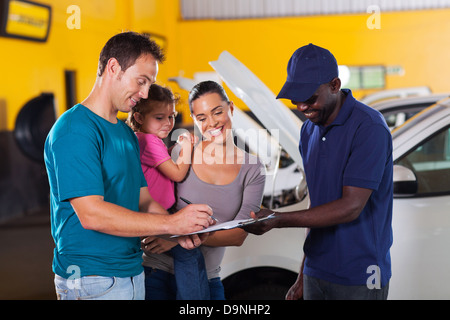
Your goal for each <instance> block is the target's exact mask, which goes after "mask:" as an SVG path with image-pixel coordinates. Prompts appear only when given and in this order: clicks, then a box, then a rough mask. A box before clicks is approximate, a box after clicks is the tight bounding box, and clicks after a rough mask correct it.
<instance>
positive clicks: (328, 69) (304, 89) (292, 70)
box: [277, 43, 339, 102]
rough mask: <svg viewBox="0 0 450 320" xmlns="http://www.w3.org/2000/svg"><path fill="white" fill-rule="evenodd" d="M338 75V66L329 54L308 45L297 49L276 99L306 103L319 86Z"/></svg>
mask: <svg viewBox="0 0 450 320" xmlns="http://www.w3.org/2000/svg"><path fill="white" fill-rule="evenodd" d="M338 75H339V71H338V64H337V61H336V59H335V58H334V56H333V55H332V54H331V52H330V51H328V50H327V49H324V48H321V47H318V46H316V45H313V44H312V43H310V44H308V45H307V46H303V47H301V48H299V49H297V50H296V51H295V52H294V54H293V55H292V57H291V59H290V60H289V63H288V67H287V80H286V82H285V84H284V86H283V88H281V91H280V93H279V94H278V96H277V99H281V98H284V99H289V100H293V101H298V102H303V101H306V100H308V99H309V98H310V97H311V96H312V95H313V94H314V92H316V90H317V89H318V88H319V86H320V85H321V84H324V83H328V82H330V81H331V80H333V79H334V78H336V77H338Z"/></svg>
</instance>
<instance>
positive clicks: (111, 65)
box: [106, 58, 122, 75]
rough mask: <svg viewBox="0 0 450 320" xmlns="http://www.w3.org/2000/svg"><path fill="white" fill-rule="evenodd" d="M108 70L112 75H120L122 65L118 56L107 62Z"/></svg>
mask: <svg viewBox="0 0 450 320" xmlns="http://www.w3.org/2000/svg"><path fill="white" fill-rule="evenodd" d="M106 71H107V72H108V73H109V74H110V75H120V72H121V71H122V68H121V67H120V64H119V61H117V59H116V58H110V59H109V60H108V63H107V64H106Z"/></svg>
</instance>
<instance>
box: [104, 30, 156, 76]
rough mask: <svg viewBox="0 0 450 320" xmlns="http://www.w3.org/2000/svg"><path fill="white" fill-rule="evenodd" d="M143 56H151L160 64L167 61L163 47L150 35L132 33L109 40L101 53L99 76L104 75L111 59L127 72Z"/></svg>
mask: <svg viewBox="0 0 450 320" xmlns="http://www.w3.org/2000/svg"><path fill="white" fill-rule="evenodd" d="M143 54H151V55H152V56H153V57H154V58H155V59H156V60H157V61H158V62H163V61H164V59H165V57H164V53H163V51H162V49H161V47H160V46H159V45H158V44H156V42H155V41H153V40H152V39H150V37H149V36H148V35H146V34H140V33H136V32H131V31H130V32H122V33H119V34H117V35H115V36H113V37H112V38H111V39H109V40H108V42H107V43H106V44H105V46H104V47H103V49H102V51H101V53H100V59H99V63H98V76H101V75H102V74H103V72H104V71H105V68H106V65H107V64H108V61H109V59H111V58H115V59H116V60H117V61H118V62H119V65H120V67H121V68H122V71H125V70H127V69H128V68H129V67H131V66H132V65H133V64H134V63H135V62H136V60H137V59H138V58H139V57H140V56H141V55H143Z"/></svg>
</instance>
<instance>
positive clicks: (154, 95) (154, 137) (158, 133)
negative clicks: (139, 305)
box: [128, 84, 209, 300]
mask: <svg viewBox="0 0 450 320" xmlns="http://www.w3.org/2000/svg"><path fill="white" fill-rule="evenodd" d="M177 101H178V99H177V98H175V97H174V95H173V93H172V91H171V90H170V89H168V88H165V87H162V86H159V85H157V84H153V85H151V86H150V90H149V94H148V98H147V99H144V100H141V101H140V102H139V103H138V104H137V105H136V106H135V107H134V108H133V109H132V111H131V112H130V114H129V117H128V124H129V125H130V126H131V128H132V129H133V130H134V131H135V132H136V136H137V138H138V140H139V148H140V157H141V165H142V170H143V172H144V176H145V178H146V180H147V184H148V189H149V191H150V195H151V196H152V197H153V199H155V200H156V201H157V202H158V203H159V204H161V205H162V206H163V207H164V208H165V209H166V210H168V211H170V208H171V207H172V206H173V205H174V204H175V192H174V181H175V182H181V181H182V180H183V179H184V178H185V176H186V174H187V172H188V170H189V167H190V163H191V154H192V148H193V139H192V138H191V137H189V136H183V135H182V136H180V137H179V139H178V141H177V143H179V144H180V146H181V152H180V154H179V157H178V159H177V161H176V162H174V161H173V160H172V158H171V156H170V154H169V150H168V149H167V147H166V145H165V144H164V142H163V141H162V139H164V138H166V137H167V136H168V135H169V134H170V132H171V131H172V129H173V127H174V123H175V117H176V114H177V113H176V111H175V104H176V102H177ZM155 241H158V238H156V237H147V238H145V239H144V240H143V245H144V248H145V249H146V250H151V248H152V243H153V242H155ZM173 245H174V246H175V245H176V246H175V247H173V248H172V249H170V248H166V249H167V250H169V249H170V252H171V253H172V255H173V258H174V273H175V279H176V297H177V299H179V300H187V299H188V300H205V299H209V285H208V279H207V276H206V269H205V262H204V259H203V255H202V253H201V251H200V249H199V248H196V249H193V250H186V249H183V248H182V247H180V246H179V245H177V244H176V243H173ZM152 253H161V254H167V253H162V252H152ZM146 258H148V257H147V255H146V254H145V253H144V269H145V275H146V278H149V277H153V276H161V275H156V274H152V268H150V267H146ZM153 298H154V299H164V297H159V296H158V288H148V287H147V286H146V299H153Z"/></svg>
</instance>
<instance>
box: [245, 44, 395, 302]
mask: <svg viewBox="0 0 450 320" xmlns="http://www.w3.org/2000/svg"><path fill="white" fill-rule="evenodd" d="M277 98H285V99H289V100H291V101H292V103H293V104H294V105H296V106H297V109H298V110H299V111H301V112H302V113H303V114H304V115H305V117H306V118H307V120H306V121H305V122H304V124H303V126H302V128H301V135H300V147H299V149H300V153H301V155H302V159H303V164H304V169H305V174H306V181H307V184H308V188H309V194H310V200H311V207H310V208H309V209H308V210H302V211H295V212H282V213H281V212H276V213H275V216H276V217H277V218H276V219H271V220H265V221H264V222H260V223H256V224H253V225H251V226H248V227H246V228H245V229H246V231H248V232H251V233H255V234H263V233H265V232H267V231H269V230H270V229H272V228H285V227H305V228H309V233H308V235H307V238H306V240H305V243H304V248H303V249H304V253H305V255H304V261H303V263H302V266H301V270H300V273H299V276H298V279H297V281H296V282H295V284H294V285H293V286H292V287H291V289H290V290H289V292H288V294H287V296H286V298H287V299H299V298H300V297H302V295H303V298H304V299H387V295H388V290H389V279H390V277H391V259H390V247H391V244H392V200H393V182H392V181H393V177H392V172H393V163H392V137H391V134H390V131H389V129H388V127H387V125H386V122H385V120H384V118H383V116H382V115H381V114H380V113H379V112H378V111H376V110H374V109H372V108H370V107H368V106H366V105H364V104H362V103H360V102H358V101H357V100H355V98H354V97H353V96H352V93H351V91H350V90H347V89H341V81H340V79H339V77H338V65H337V62H336V59H335V58H334V56H333V55H332V54H331V53H330V52H329V51H328V50H326V49H324V48H321V47H318V46H315V45H313V44H309V45H307V46H304V47H301V48H299V49H298V50H297V51H295V53H294V54H293V56H292V57H291V59H290V61H289V64H288V77H287V81H286V83H285V85H284V86H283V88H282V89H281V91H280V93H279V95H278V96H277ZM270 213H272V211H271V210H267V209H263V210H261V211H260V212H259V213H257V214H254V216H257V217H262V216H266V215H268V214H270ZM252 214H253V213H252Z"/></svg>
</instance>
